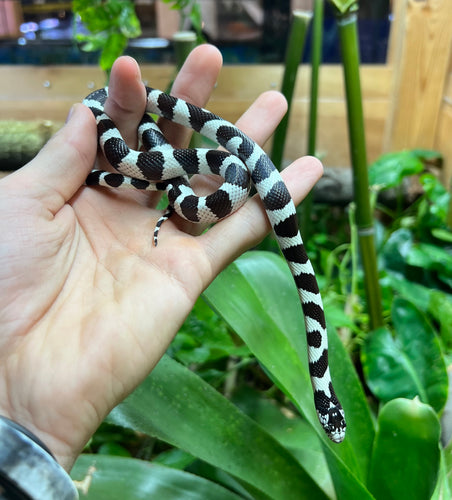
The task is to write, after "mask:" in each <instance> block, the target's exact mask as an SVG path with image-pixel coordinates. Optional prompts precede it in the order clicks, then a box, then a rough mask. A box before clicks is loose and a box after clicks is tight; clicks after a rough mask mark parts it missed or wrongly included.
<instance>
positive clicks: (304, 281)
mask: <svg viewBox="0 0 452 500" xmlns="http://www.w3.org/2000/svg"><path fill="white" fill-rule="evenodd" d="M146 92H147V106H146V111H147V113H154V114H156V115H159V116H162V117H164V118H167V119H168V120H171V121H173V122H175V123H178V124H181V125H184V126H186V127H189V128H191V129H193V130H195V131H197V132H199V133H200V134H202V135H203V136H205V137H207V138H208V139H211V140H213V141H215V142H216V143H218V144H220V145H221V146H223V147H224V148H225V149H226V150H227V151H228V152H224V151H221V150H206V149H174V148H173V147H172V146H171V145H170V144H169V143H168V142H167V140H166V139H165V137H164V136H163V134H162V132H161V131H160V129H159V128H158V126H157V124H156V123H155V122H154V121H153V119H152V118H151V117H150V116H149V115H148V114H147V113H146V114H145V115H144V116H143V118H142V120H141V122H140V124H139V127H138V138H139V142H140V146H141V149H142V151H134V150H132V149H129V147H128V146H127V145H126V143H125V141H124V139H123V138H122V136H121V134H120V133H119V131H118V129H117V128H116V126H115V124H114V123H113V122H112V120H111V119H110V118H109V117H108V116H107V115H106V114H105V113H104V103H105V100H106V98H107V94H108V91H107V89H100V90H96V91H95V92H93V93H92V94H90V95H89V96H88V97H87V98H86V99H85V100H84V101H83V102H84V104H85V105H86V106H88V107H89V108H90V109H91V111H92V112H93V113H94V116H95V117H96V121H97V129H98V140H99V145H100V147H101V149H102V151H103V154H104V155H105V157H106V158H107V160H108V161H109V163H110V164H111V165H112V166H113V167H114V168H115V169H116V170H117V171H118V172H119V173H109V172H104V171H100V170H93V171H92V172H91V174H90V175H89V176H88V178H87V180H86V184H87V185H100V186H107V187H114V188H118V187H131V188H135V189H144V190H151V191H155V190H165V191H166V192H167V194H168V200H169V210H168V212H167V213H166V214H165V215H164V216H163V217H162V218H161V219H160V220H159V222H158V224H157V227H156V229H155V232H154V242H155V244H157V237H158V231H159V229H160V227H161V224H162V222H164V221H165V220H166V219H167V218H168V217H169V216H170V215H171V213H172V212H173V211H175V212H177V213H178V214H179V215H180V216H181V217H183V218H184V219H186V220H189V221H191V222H198V223H211V222H216V221H218V220H220V219H222V218H223V217H226V216H227V215H229V214H231V213H232V212H234V211H235V210H237V209H238V208H240V206H241V205H243V203H244V202H245V201H246V199H247V197H248V192H249V189H250V178H251V180H252V182H253V184H254V186H255V188H256V190H257V192H258V194H259V196H260V198H261V199H262V202H263V204H264V207H265V211H266V213H267V216H268V218H269V220H270V223H271V226H272V228H273V231H274V233H275V236H276V239H277V241H278V244H279V246H280V248H281V251H282V253H283V255H284V257H285V259H286V261H287V264H288V265H289V268H290V270H291V272H292V275H293V277H294V280H295V284H296V286H297V290H298V295H299V297H300V301H301V306H302V309H303V313H304V320H305V326H306V336H307V345H308V359H309V372H310V377H311V383H312V387H313V390H314V404H315V408H316V411H317V415H318V417H319V420H320V423H321V424H322V426H323V428H324V429H325V432H326V433H327V435H328V436H329V438H330V439H331V440H332V441H334V442H336V443H339V442H341V441H342V440H343V439H344V436H345V428H346V424H345V418H344V411H343V409H342V407H341V405H340V403H339V401H338V399H337V397H336V394H335V393H334V389H333V385H332V382H331V377H330V371H329V366H328V339H327V332H326V324H325V316H324V312H323V305H322V299H321V297H320V293H319V288H318V285H317V280H316V277H315V274H314V270H313V268H312V266H311V263H310V261H309V259H308V256H307V254H306V251H305V248H304V245H303V241H302V239H301V236H300V233H299V231H298V223H297V218H296V214H295V206H294V204H293V202H292V199H291V197H290V194H289V192H288V190H287V188H286V186H285V184H284V182H283V180H282V178H281V176H280V174H279V172H278V170H277V169H276V168H275V166H274V165H273V163H272V162H271V160H270V158H269V157H268V156H267V154H266V153H265V152H264V151H263V150H262V149H261V148H260V147H259V146H258V145H257V144H256V143H255V142H254V141H252V140H251V139H250V138H249V137H247V136H246V135H245V134H244V133H243V132H241V131H240V130H239V129H238V128H237V127H235V126H234V125H232V124H231V123H229V122H227V121H225V120H223V119H222V118H220V117H219V116H216V115H214V114H213V113H211V112H210V111H207V110H205V109H202V108H199V107H197V106H194V105H192V104H189V103H187V102H185V101H183V100H181V99H177V98H175V97H172V96H169V95H167V94H165V93H164V92H161V91H160V90H155V89H151V88H146ZM192 174H216V175H220V176H221V177H222V178H223V179H224V182H223V184H222V185H221V187H220V188H219V189H218V190H217V191H216V192H215V193H213V194H210V195H208V196H205V197H198V196H196V195H195V193H194V192H193V191H192V190H191V188H190V184H189V176H190V175H192Z"/></svg>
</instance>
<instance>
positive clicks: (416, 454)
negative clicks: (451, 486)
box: [369, 399, 440, 500]
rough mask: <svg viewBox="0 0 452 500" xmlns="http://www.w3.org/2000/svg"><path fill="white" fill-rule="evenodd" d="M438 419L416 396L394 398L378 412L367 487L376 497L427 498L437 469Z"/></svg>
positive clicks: (383, 499) (434, 482)
mask: <svg viewBox="0 0 452 500" xmlns="http://www.w3.org/2000/svg"><path fill="white" fill-rule="evenodd" d="M439 437H440V423H439V420H438V417H437V415H436V414H435V412H434V411H433V409H432V408H431V407H430V406H428V405H426V404H423V403H421V402H419V401H417V400H414V401H410V400H408V399H394V400H392V401H390V402H389V403H387V404H386V405H385V406H384V407H383V408H382V409H381V411H380V414H379V415H378V426H377V434H376V436H375V445H374V449H373V453H372V464H371V469H370V475H369V489H370V491H371V492H372V493H373V495H374V496H375V498H376V500H380V499H381V500H388V499H400V500H402V499H410V500H426V499H429V498H430V497H431V495H432V493H433V491H434V488H435V485H436V480H437V476H438V470H439V459H440V450H439Z"/></svg>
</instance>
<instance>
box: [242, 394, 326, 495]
mask: <svg viewBox="0 0 452 500" xmlns="http://www.w3.org/2000/svg"><path fill="white" fill-rule="evenodd" d="M232 401H233V402H234V403H235V404H236V405H237V406H238V407H239V408H240V409H241V410H242V411H243V412H245V413H246V414H247V415H248V416H249V417H251V418H252V419H253V420H255V421H256V422H257V423H258V424H259V425H260V426H261V427H263V428H264V429H265V430H266V431H267V432H268V433H269V434H271V435H272V436H273V437H274V438H275V439H277V440H278V441H279V442H280V443H281V444H282V445H283V446H284V447H285V448H287V449H288V450H289V451H290V452H291V453H292V454H293V455H294V456H295V457H296V458H297V460H298V461H299V462H300V464H301V465H302V466H303V467H304V468H305V469H307V470H309V471H310V472H311V473H312V476H313V477H314V478H315V479H316V480H317V482H318V483H319V485H320V487H321V488H322V489H323V490H324V491H325V492H326V493H327V494H328V496H329V497H331V498H334V496H335V493H334V486H333V482H332V479H331V475H330V471H329V470H328V464H327V462H326V459H325V454H324V451H323V448H322V444H321V441H320V440H319V438H318V436H317V435H316V434H315V433H313V432H312V429H311V426H310V425H309V424H308V423H307V422H306V421H305V420H303V419H301V418H300V417H299V416H298V415H297V414H295V413H294V412H292V411H290V410H289V409H288V408H286V407H281V406H279V405H278V404H277V402H275V401H271V400H269V399H264V398H263V397H262V396H260V395H259V394H258V392H257V391H252V390H251V389H245V388H241V389H240V390H239V391H238V392H237V393H235V394H234V395H233V398H232Z"/></svg>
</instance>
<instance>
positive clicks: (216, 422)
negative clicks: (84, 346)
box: [109, 356, 326, 500]
mask: <svg viewBox="0 0 452 500" xmlns="http://www.w3.org/2000/svg"><path fill="white" fill-rule="evenodd" d="M109 421H111V422H113V423H115V424H117V425H121V426H123V427H127V428H130V429H134V430H136V431H139V432H144V433H147V434H149V435H152V436H156V437H158V438H159V439H162V440H164V441H167V442H168V443H170V444H172V445H173V446H176V447H178V448H181V449H183V450H185V451H186V452H188V453H190V454H192V455H194V456H196V457H199V458H201V459H202V460H204V461H206V462H208V463H210V464H212V465H214V466H216V467H219V468H221V469H223V470H224V471H226V472H228V473H230V474H232V475H233V476H235V477H237V478H238V479H240V480H241V481H243V482H244V483H247V484H249V485H251V486H252V487H254V488H255V489H257V490H259V491H260V492H262V493H264V494H265V495H267V496H269V497H271V498H293V496H294V494H296V498H297V500H298V499H299V500H302V499H304V498H306V499H311V498H316V499H317V498H318V499H322V498H326V495H325V493H323V491H322V490H321V489H320V488H319V487H318V486H317V485H316V484H315V482H314V481H313V480H312V479H311V478H310V476H309V475H308V474H307V472H306V471H305V470H303V468H302V467H301V466H300V464H299V463H298V462H297V461H296V460H295V458H294V457H293V456H292V455H291V454H290V453H289V452H288V451H287V450H286V449H285V448H284V447H282V446H281V445H280V444H279V443H278V442H277V441H276V440H274V439H273V438H272V437H271V436H270V435H269V434H267V433H266V432H265V431H263V430H262V429H261V428H260V427H259V426H258V425H257V424H256V423H255V422H253V420H251V419H250V418H249V417H247V416H246V415H244V414H243V413H242V412H240V411H239V410H238V409H237V408H236V407H235V406H234V405H233V404H232V403H230V402H229V401H228V400H227V399H226V398H224V397H223V396H222V395H221V394H219V393H218V392H217V391H215V390H214V389H213V388H212V387H211V386H210V385H208V384H207V383H206V382H204V381H203V380H202V379H201V378H200V377H198V376H197V375H195V374H194V373H193V372H191V371H190V370H188V369H187V368H184V367H183V366H182V365H180V364H179V363H177V362H176V361H173V360H172V359H171V358H169V357H168V356H164V357H163V359H162V360H161V361H160V362H159V364H158V365H157V366H156V367H155V368H154V370H153V372H152V373H151V375H150V376H149V377H148V378H147V379H146V380H145V381H144V382H143V383H142V384H141V385H140V386H139V387H138V388H137V389H136V390H135V391H134V392H133V393H132V394H131V395H130V396H129V397H128V398H127V399H126V400H125V401H124V402H123V403H121V404H120V405H119V406H118V407H116V408H115V409H114V410H113V412H112V413H111V414H110V416H109ZM263 471H265V473H263ZM294 492H296V493H294ZM206 498H215V497H212V496H211V497H209V496H207V497H206Z"/></svg>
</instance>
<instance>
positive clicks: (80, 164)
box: [11, 104, 97, 213]
mask: <svg viewBox="0 0 452 500" xmlns="http://www.w3.org/2000/svg"><path fill="white" fill-rule="evenodd" d="M96 139H97V134H96V121H95V120H94V116H93V114H92V113H91V111H90V110H89V109H88V108H87V107H86V106H83V105H82V104H75V105H74V106H73V108H72V110H71V113H70V116H69V118H68V121H67V123H66V125H65V126H64V127H63V128H62V129H61V130H59V131H58V132H57V133H56V134H55V135H54V136H53V137H52V138H51V139H50V140H49V142H48V143H47V144H46V145H45V146H44V148H43V149H42V150H41V151H40V152H39V153H38V155H37V156H36V157H35V158H34V159H33V160H32V161H31V162H30V163H28V164H27V165H25V166H24V167H23V168H21V169H20V170H18V171H17V172H16V173H15V174H16V175H15V176H14V177H13V176H11V180H14V179H15V180H17V179H20V180H21V183H22V185H23V186H26V188H27V189H28V192H29V195H30V196H36V197H39V198H41V199H43V201H44V202H45V203H46V205H47V206H48V208H49V210H51V211H52V212H54V213H55V212H56V211H57V210H59V209H60V208H61V206H62V205H63V204H64V203H65V202H66V201H68V200H69V199H70V198H72V196H73V195H74V194H75V193H76V191H77V190H78V189H79V188H80V186H81V185H82V184H83V182H84V181H85V179H86V176H87V175H88V173H89V172H90V170H91V169H92V168H93V165H94V161H95V158H96V151H97V140H96Z"/></svg>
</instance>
